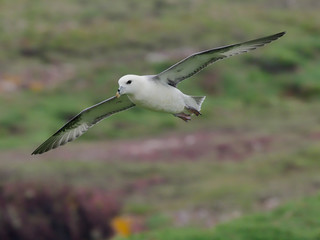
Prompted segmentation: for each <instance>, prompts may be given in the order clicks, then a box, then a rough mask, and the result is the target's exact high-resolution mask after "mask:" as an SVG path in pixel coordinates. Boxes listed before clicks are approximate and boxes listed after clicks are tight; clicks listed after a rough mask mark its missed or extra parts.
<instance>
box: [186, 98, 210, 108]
mask: <svg viewBox="0 0 320 240" xmlns="http://www.w3.org/2000/svg"><path fill="white" fill-rule="evenodd" d="M190 97H191V98H192V99H193V100H194V101H195V102H196V104H197V108H196V109H197V110H198V111H200V110H201V105H202V103H203V101H204V100H205V98H206V96H190Z"/></svg>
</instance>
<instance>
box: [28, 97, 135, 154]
mask: <svg viewBox="0 0 320 240" xmlns="http://www.w3.org/2000/svg"><path fill="white" fill-rule="evenodd" d="M133 106H135V105H134V104H133V103H132V102H131V101H130V100H129V99H128V97H127V96H122V97H120V98H117V97H115V96H114V97H111V98H109V99H107V100H105V101H102V102H100V103H98V104H96V105H94V106H92V107H89V108H86V109H85V110H83V111H82V112H80V113H79V114H78V115H76V116H75V117H74V118H72V119H71V120H70V121H69V122H67V123H66V124H65V125H64V126H63V127H62V128H61V129H59V130H58V131H57V132H56V133H55V134H53V135H52V136H51V137H50V138H49V139H47V140H46V141H45V142H44V143H42V144H41V145H40V146H39V147H38V148H37V149H36V150H34V152H33V153H32V154H41V153H44V152H47V151H49V150H51V149H54V148H57V147H59V146H61V145H64V144H66V143H67V142H71V141H73V140H74V139H76V138H77V137H80V136H81V135H82V134H84V133H85V132H86V131H87V130H88V129H89V128H90V127H92V126H93V125H95V124H96V123H98V122H100V121H101V120H103V119H104V118H106V117H109V116H111V115H112V114H114V113H117V112H120V111H123V110H126V109H128V108H131V107H133Z"/></svg>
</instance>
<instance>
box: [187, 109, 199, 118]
mask: <svg viewBox="0 0 320 240" xmlns="http://www.w3.org/2000/svg"><path fill="white" fill-rule="evenodd" d="M186 110H187V111H188V112H190V113H191V114H192V113H193V114H194V115H196V116H199V115H201V113H200V112H199V111H198V110H196V109H194V108H192V107H186Z"/></svg>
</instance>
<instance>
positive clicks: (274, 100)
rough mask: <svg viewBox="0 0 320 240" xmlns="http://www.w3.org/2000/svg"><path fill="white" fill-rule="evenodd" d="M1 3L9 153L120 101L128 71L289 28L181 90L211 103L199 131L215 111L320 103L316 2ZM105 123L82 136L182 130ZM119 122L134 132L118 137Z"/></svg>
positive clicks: (148, 123) (128, 119)
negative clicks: (112, 99)
mask: <svg viewBox="0 0 320 240" xmlns="http://www.w3.org/2000/svg"><path fill="white" fill-rule="evenodd" d="M0 4H1V12H2V13H3V14H2V16H1V17H2V21H1V28H0V52H1V54H0V63H1V65H0V77H1V85H0V91H1V95H0V100H1V102H3V103H6V104H1V105H0V110H1V112H5V113H6V114H1V116H0V123H1V128H0V133H1V136H2V138H1V140H0V148H2V149H5V148H9V147H10V148H15V147H17V146H23V145H28V147H30V146H34V145H35V144H37V143H39V142H41V141H42V140H43V139H44V138H46V137H47V136H48V135H49V134H51V133H52V132H54V131H55V130H56V129H57V128H59V127H60V126H61V124H63V123H64V122H65V121H66V120H67V119H69V118H70V117H71V116H72V115H74V114H76V113H78V112H79V111H81V110H82V109H83V108H85V107H88V106H90V105H92V104H94V103H97V102H99V101H101V100H103V99H105V98H107V97H109V96H112V95H113V94H114V93H115V90H116V89H117V80H118V79H119V77H121V76H122V75H124V74H127V73H136V74H153V73H157V72H160V71H162V70H164V69H165V68H166V67H168V66H170V65H171V64H173V63H175V62H176V61H178V60H180V59H181V58H183V57H186V56H187V55H188V54H190V53H193V52H195V51H198V50H203V49H207V48H212V47H217V46H221V45H225V44H231V43H236V42H239V41H245V40H249V39H253V38H257V37H261V36H265V35H268V34H272V33H275V32H279V31H283V30H286V31H287V35H286V36H285V37H283V38H282V39H281V40H279V41H277V42H275V43H272V44H270V45H269V46H266V47H264V48H262V49H259V50H256V51H255V52H251V53H249V54H245V55H242V56H237V57H234V58H233V59H228V60H224V61H223V62H219V63H216V64H215V66H212V67H210V68H208V69H206V70H205V71H203V72H201V73H200V74H198V75H196V76H195V77H193V79H189V80H187V81H185V82H184V83H182V84H181V88H182V90H183V91H185V92H187V93H190V94H194V95H197V94H198V95H203V94H204V95H207V96H208V98H207V101H206V103H205V105H204V109H203V111H204V113H205V114H204V116H203V117H202V118H201V120H199V119H197V121H194V122H193V123H192V128H193V129H196V128H198V127H199V126H203V124H205V123H209V124H210V125H211V126H214V124H212V117H211V116H210V115H211V114H213V115H217V114H219V112H218V113H217V112H216V111H217V110H216V108H223V109H226V111H228V110H230V111H231V112H232V111H245V109H246V106H248V105H255V106H257V108H258V109H259V108H261V107H266V106H268V107H269V106H270V107H271V108H277V107H278V105H279V104H280V102H282V101H284V100H285V101H291V99H292V98H296V99H299V100H302V101H314V100H313V99H315V101H317V100H316V99H317V98H318V94H319V89H320V85H319V81H318V76H319V74H320V71H319V68H318V61H319V51H320V44H319V41H318V37H319V34H320V30H319V28H318V25H317V22H319V21H318V20H319V14H318V8H317V7H318V4H317V3H316V2H314V1H311V0H310V1H304V2H303V3H301V2H296V3H292V4H289V3H287V1H273V2H272V3H270V4H269V1H242V2H241V3H236V2H233V1H214V2H213V1H184V2H183V3H179V2H176V1H161V2H159V1H147V2H146V1H143V2H141V1H131V2H130V4H128V3H127V2H126V1H117V2H116V3H112V4H111V3H107V2H105V1H94V2H86V1H68V2H67V3H66V2H65V1H62V0H57V1H54V2H50V3H48V2H43V1H37V0H32V1H28V2H25V1H21V3H20V4H17V2H15V3H13V2H10V1H2V2H1V3H0ZM288 4H289V5H288ZM58 9H59V11H58ZM191 89H192V90H191ZM25 99H28V101H25ZM239 104H240V105H241V106H244V109H243V108H242V107H239ZM305 106H306V108H307V107H308V102H307V104H306V105H305ZM267 111H268V109H266V112H267ZM246 114H247V113H246V112H244V116H245V115H246ZM137 118H138V119H145V121H143V123H141V121H140V120H137ZM224 120H225V119H224V118H223V117H222V122H223V121H224ZM107 121H108V124H101V125H100V126H99V129H98V130H93V131H91V132H90V133H89V134H88V135H85V136H84V137H83V139H84V140H85V139H87V140H89V139H100V138H118V137H128V136H131V137H132V136H145V135H152V134H153V133H159V132H163V131H171V129H172V128H174V129H179V128H180V129H182V128H183V127H180V126H184V125H183V124H181V122H180V121H178V119H173V118H172V117H170V116H166V115H159V114H156V113H154V114H152V113H150V112H147V111H143V110H133V111H128V112H126V113H123V114H122V117H121V118H120V117H119V118H117V117H112V118H110V119H108V120H107ZM117 121H121V123H120V124H119V125H121V126H125V128H126V130H128V131H127V132H123V131H121V130H120V131H113V129H114V128H119V125H118V122H117ZM227 127H228V126H227ZM135 129H138V130H139V131H135ZM154 129H156V130H154ZM25 137H28V143H27V144H26V142H25V141H24V139H23V138H25Z"/></svg>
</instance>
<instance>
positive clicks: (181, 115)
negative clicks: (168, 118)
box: [173, 112, 191, 122]
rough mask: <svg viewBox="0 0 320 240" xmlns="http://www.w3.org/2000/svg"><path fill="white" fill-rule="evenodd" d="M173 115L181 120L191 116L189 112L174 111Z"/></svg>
mask: <svg viewBox="0 0 320 240" xmlns="http://www.w3.org/2000/svg"><path fill="white" fill-rule="evenodd" d="M173 115H174V116H175V117H178V118H181V119H182V120H183V121H185V122H188V121H190V120H191V117H190V115H189V114H186V113H184V112H181V113H176V114H173Z"/></svg>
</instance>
